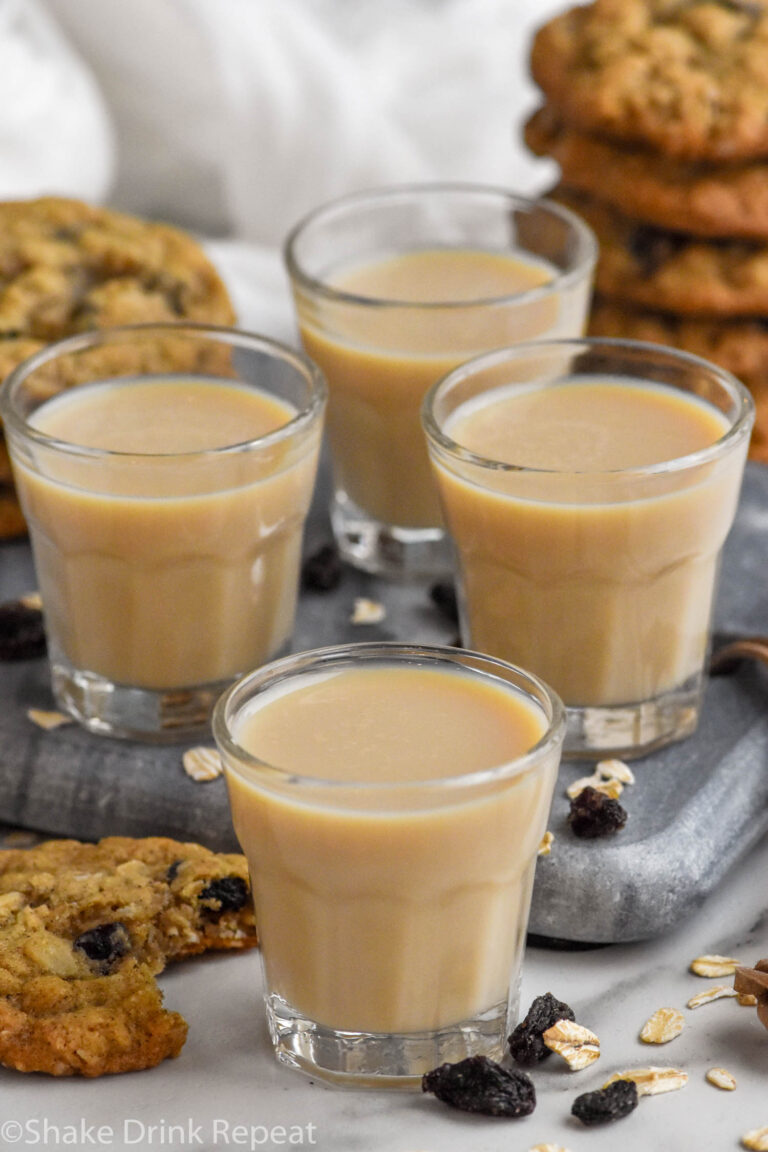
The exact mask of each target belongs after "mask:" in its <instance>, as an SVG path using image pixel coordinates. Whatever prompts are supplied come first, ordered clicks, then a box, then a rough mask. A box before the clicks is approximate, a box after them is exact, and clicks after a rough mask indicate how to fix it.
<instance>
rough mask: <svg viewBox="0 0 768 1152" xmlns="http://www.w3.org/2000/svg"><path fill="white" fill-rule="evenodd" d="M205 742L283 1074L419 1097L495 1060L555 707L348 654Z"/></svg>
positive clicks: (419, 650) (507, 671) (314, 660)
mask: <svg viewBox="0 0 768 1152" xmlns="http://www.w3.org/2000/svg"><path fill="white" fill-rule="evenodd" d="M213 730H214V736H215V738H216V741H217V743H218V746H219V749H220V751H221V754H222V758H223V761H224V767H225V771H226V776H227V783H228V786H229V796H230V803H231V807H232V816H233V820H234V825H235V830H236V832H237V836H238V839H239V841H240V844H241V846H242V849H243V851H244V853H245V854H246V856H247V857H248V862H249V866H250V870H251V876H252V882H253V892H254V900H255V905H256V916H257V922H258V927H259V938H260V942H261V954H262V959H263V966H264V977H265V1002H266V1009H267V1018H268V1023H269V1029H270V1033H271V1036H272V1040H273V1042H274V1046H275V1050H276V1053H277V1056H278V1058H279V1059H280V1060H282V1061H283V1062H285V1063H286V1064H289V1065H291V1066H292V1067H296V1068H300V1069H303V1070H304V1071H306V1072H309V1073H311V1074H312V1075H315V1076H321V1077H323V1078H325V1079H329V1080H336V1081H338V1082H339V1083H342V1084H343V1083H348V1084H351V1085H353V1086H354V1085H358V1084H365V1083H369V1084H376V1085H380V1086H398V1085H405V1086H412V1085H411V1083H410V1082H411V1081H412V1080H413V1078H414V1077H418V1076H421V1075H422V1074H423V1073H424V1072H426V1071H428V1070H429V1069H430V1068H433V1067H435V1066H436V1065H438V1064H440V1063H441V1062H443V1061H445V1060H459V1059H461V1058H463V1057H464V1056H467V1055H473V1054H477V1053H486V1054H489V1055H492V1056H496V1057H499V1056H500V1054H501V1051H502V1048H503V1046H504V1041H505V1038H506V1036H507V1033H508V1031H509V1029H510V1027H512V1026H513V1025H514V1023H515V1021H516V1013H517V998H518V983H519V974H520V961H521V954H522V951H523V945H524V940H525V929H526V923H527V920H528V911H529V904H530V897H531V885H532V881H533V870H534V865H535V861H536V852H537V849H538V846H539V844H540V841H541V838H542V835H543V834H544V832H545V830H546V822H547V817H548V814H549V807H550V802H551V798H552V789H553V786H554V782H555V778H556V775H557V768H558V763H559V759H560V749H561V745H562V740H563V731H564V714H563V707H562V704H561V703H560V701H559V700H558V698H557V697H556V696H555V695H554V693H552V692H551V691H550V690H549V688H547V687H546V686H545V685H544V684H543V683H542V682H541V681H539V680H537V679H536V678H534V677H532V676H529V675H528V674H527V673H525V672H522V671H520V670H519V669H517V668H513V667H512V666H511V665H509V664H506V663H504V662H502V661H500V660H496V659H493V658H491V657H488V656H484V655H479V654H477V653H472V652H466V651H462V650H461V649H457V648H437V647H418V646H409V645H400V644H375V643H373V644H352V645H347V646H340V647H335V648H325V649H317V650H315V651H313V652H305V653H300V654H298V655H296V656H289V657H286V658H285V659H282V660H280V661H278V662H276V663H274V664H272V665H271V666H269V667H267V668H263V669H261V670H260V671H257V672H255V673H253V674H252V675H250V676H247V677H245V678H244V679H243V680H241V681H240V682H239V683H238V684H236V685H235V686H234V687H233V688H231V689H230V690H229V691H228V692H227V693H226V694H225V695H224V696H223V698H222V699H221V700H220V702H219V703H218V705H217V707H216V711H215V713H214V720H213Z"/></svg>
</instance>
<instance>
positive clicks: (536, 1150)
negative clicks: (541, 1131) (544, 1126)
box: [528, 1144, 568, 1152]
mask: <svg viewBox="0 0 768 1152" xmlns="http://www.w3.org/2000/svg"><path fill="white" fill-rule="evenodd" d="M528 1152H568V1149H567V1148H564V1147H563V1145H562V1144H534V1146H533V1148H529V1150H528Z"/></svg>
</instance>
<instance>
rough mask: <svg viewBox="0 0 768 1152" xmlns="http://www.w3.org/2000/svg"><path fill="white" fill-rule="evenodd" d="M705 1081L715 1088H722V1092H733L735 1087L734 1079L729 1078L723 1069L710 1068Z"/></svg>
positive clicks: (728, 1073) (729, 1075)
mask: <svg viewBox="0 0 768 1152" xmlns="http://www.w3.org/2000/svg"><path fill="white" fill-rule="evenodd" d="M707 1080H709V1082H710V1084H714V1086H715V1088H722V1090H723V1091H724V1092H733V1090H734V1088H735V1087H736V1077H735V1076H731V1074H730V1072H728V1071H727V1070H726V1069H725V1068H710V1070H709V1072H707Z"/></svg>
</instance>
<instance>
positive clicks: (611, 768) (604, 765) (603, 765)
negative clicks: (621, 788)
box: [595, 760, 635, 784]
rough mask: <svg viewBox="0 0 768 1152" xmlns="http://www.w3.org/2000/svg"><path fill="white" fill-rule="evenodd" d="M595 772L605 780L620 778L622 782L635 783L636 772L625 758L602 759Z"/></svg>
mask: <svg viewBox="0 0 768 1152" xmlns="http://www.w3.org/2000/svg"><path fill="white" fill-rule="evenodd" d="M595 772H596V774H597V775H598V776H601V777H602V778H603V780H620V781H621V783H622V784H634V783H635V774H634V772H633V771H632V769H631V768H630V766H629V764H625V763H624V761H623V760H600V761H599V763H598V765H597V767H596V768H595Z"/></svg>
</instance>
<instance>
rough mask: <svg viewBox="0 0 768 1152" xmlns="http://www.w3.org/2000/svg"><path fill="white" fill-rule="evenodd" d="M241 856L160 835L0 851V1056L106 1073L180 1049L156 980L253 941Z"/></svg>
mask: <svg viewBox="0 0 768 1152" xmlns="http://www.w3.org/2000/svg"><path fill="white" fill-rule="evenodd" d="M256 942H257V941H256V929H255V923H254V915H253V909H252V903H251V894H250V887H249V883H248V871H247V866H246V862H245V858H244V857H242V856H240V855H236V854H219V853H214V852H210V851H209V850H208V849H206V848H203V847H201V846H200V845H198V844H185V843H180V842H178V841H175V840H170V839H166V838H162V837H150V838H147V839H132V838H129V837H109V838H107V839H105V840H101V841H100V842H99V843H97V844H84V843H81V842H79V841H75V840H51V841H47V842H45V843H43V844H40V845H38V846H37V847H35V848H31V849H8V850H5V851H0V1064H3V1065H5V1066H6V1067H10V1068H16V1069H18V1070H20V1071H34V1072H47V1073H50V1074H51V1075H55V1076H66V1075H77V1074H79V1075H83V1076H88V1077H93V1076H101V1075H104V1074H106V1073H115V1072H125V1071H131V1070H136V1069H139V1068H147V1067H152V1066H153V1065H155V1064H157V1063H159V1062H160V1061H161V1060H163V1059H165V1058H167V1057H172V1056H177V1055H178V1054H179V1052H180V1051H181V1048H182V1046H183V1044H184V1040H185V1038H186V1032H187V1025H186V1022H185V1021H184V1020H183V1018H182V1017H181V1016H180V1015H178V1013H175V1012H169V1011H168V1010H166V1009H165V1008H164V1007H163V1004H162V994H161V992H160V989H159V988H158V986H157V983H156V981H155V976H156V975H157V974H158V973H159V972H161V971H162V970H163V968H164V967H165V966H166V964H168V963H170V962H172V961H174V960H179V959H183V958H184V957H186V956H191V955H194V954H196V953H199V952H204V951H207V950H220V949H245V948H249V947H252V946H253V945H255V944H256Z"/></svg>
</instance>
